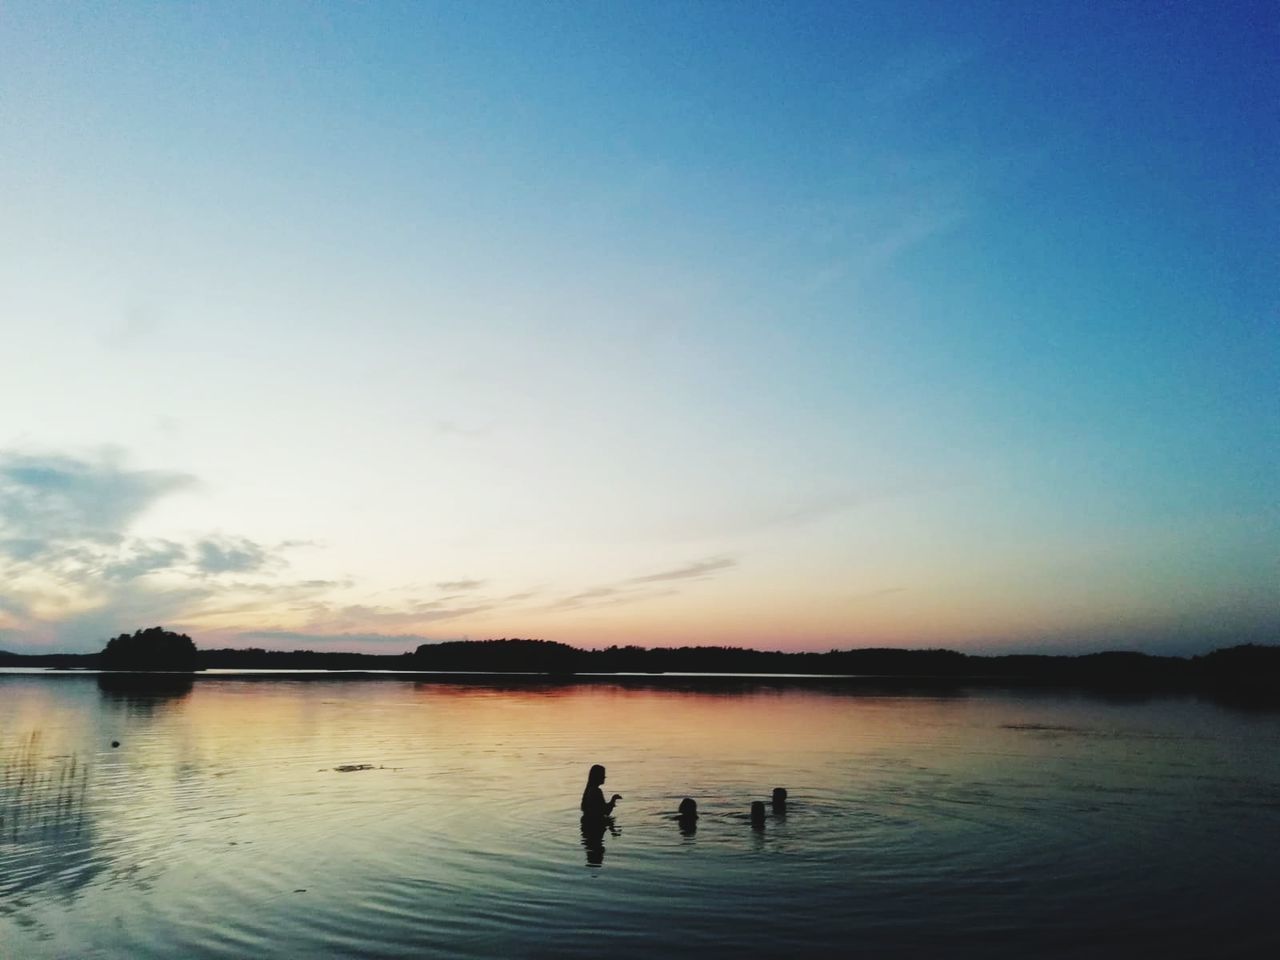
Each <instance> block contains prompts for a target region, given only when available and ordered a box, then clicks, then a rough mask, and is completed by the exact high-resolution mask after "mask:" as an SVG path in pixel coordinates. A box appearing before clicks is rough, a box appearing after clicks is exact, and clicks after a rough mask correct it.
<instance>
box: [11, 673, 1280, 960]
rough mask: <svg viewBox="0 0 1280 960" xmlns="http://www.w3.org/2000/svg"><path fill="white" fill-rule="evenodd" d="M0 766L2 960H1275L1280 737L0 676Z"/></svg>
mask: <svg viewBox="0 0 1280 960" xmlns="http://www.w3.org/2000/svg"><path fill="white" fill-rule="evenodd" d="M112 741H116V742H118V743H119V746H118V747H113V746H112ZM593 763H603V764H605V765H606V766H607V768H608V780H607V782H606V783H605V785H604V790H605V794H606V796H608V795H610V794H612V793H613V792H615V791H616V792H617V793H620V794H622V796H623V799H622V800H621V801H619V803H618V807H617V810H616V812H615V817H614V824H613V828H612V830H609V831H606V832H605V833H604V835H603V837H602V838H595V837H592V836H584V834H583V831H582V829H581V825H580V822H579V815H578V809H577V808H578V802H579V799H580V798H581V795H582V789H583V786H584V783H585V780H586V775H587V770H588V768H589V767H590V765H591V764H593ZM0 764H2V765H3V766H2V767H0V818H2V819H0V956H3V957H5V958H10V957H21V958H28V957H31V958H40V957H77V958H79V957H130V958H134V957H138V958H143V957H156V958H170V957H193V958H202V957H249V956H252V957H320V956H351V957H437V956H438V957H506V956H511V957H548V958H550V957H600V956H605V957H650V956H661V957H692V956H699V957H707V956H732V957H769V956H813V957H816V956H831V955H866V956H874V957H920V956H948V957H956V956H975V957H976V956H982V957H1019V958H1025V957H1028V956H1037V957H1055V956H1058V957H1078V956H1091V957H1097V956H1115V957H1121V956H1125V957H1127V956H1133V955H1135V954H1139V953H1150V954H1152V955H1161V954H1162V955H1164V956H1166V957H1200V956H1208V955H1213V956H1218V957H1222V956H1242V957H1243V956H1257V955H1262V954H1265V953H1267V952H1269V951H1271V950H1274V949H1275V948H1276V946H1277V945H1280V934H1278V933H1277V930H1278V929H1280V924H1277V921H1276V918H1275V916H1274V907H1275V894H1276V892H1277V889H1278V887H1280V884H1278V882H1277V881H1280V868H1278V867H1277V859H1276V858H1277V851H1280V714H1277V713H1274V712H1265V711H1262V712H1248V711H1242V710H1235V709H1231V708H1228V707H1226V706H1222V705H1218V704H1214V703H1212V702H1208V701H1203V700H1199V699H1196V698H1194V697H1190V696H1187V697H1154V698H1148V699H1143V698H1129V699H1125V698H1122V697H1112V698H1107V697H1103V696H1099V695H1086V694H1082V693H1071V692H1063V691H1043V690H1016V689H1015V690H1011V689H984V688H981V687H964V686H956V687H952V688H948V689H944V690H928V689H907V688H902V689H894V688H893V687H891V686H890V687H884V688H879V687H875V686H867V685H865V684H864V685H855V686H852V687H849V688H842V687H841V686H840V685H839V684H835V683H809V684H804V683H796V684H786V683H781V682H778V683H772V684H770V683H755V682H741V683H721V684H719V685H714V686H708V685H705V684H697V683H692V682H686V683H677V684H675V685H662V684H646V683H643V682H638V681H626V682H623V681H619V682H607V681H597V682H593V683H581V684H572V683H566V684H553V683H550V682H548V683H506V684H504V683H481V682H470V683H456V682H445V681H442V680H440V679H439V678H429V677H428V678H424V677H405V678H377V679H365V678H334V679H323V678H322V679H315V678H311V679H298V678H291V677H253V678H246V677H221V678H214V677H200V678H199V679H196V680H195V681H194V683H192V682H183V681H179V682H177V683H173V684H171V686H170V687H169V688H168V689H161V690H144V689H137V688H133V687H131V686H130V685H129V684H128V683H125V682H122V681H121V680H119V679H118V678H114V679H113V678H106V677H104V678H101V679H100V678H99V677H96V676H93V675H49V674H21V673H9V674H3V675H0ZM353 768H354V769H353ZM775 786H783V787H786V788H787V790H788V791H789V794H790V802H789V805H788V809H787V811H786V813H785V815H776V814H774V813H772V812H770V814H769V815H768V817H767V819H766V822H765V825H764V827H763V829H759V830H758V829H754V828H753V827H752V825H751V822H750V819H749V816H748V812H749V807H750V803H751V801H753V800H766V801H767V800H768V798H769V793H770V791H771V789H772V788H773V787H775ZM686 795H688V796H691V797H693V798H695V799H696V800H697V801H698V805H699V809H700V812H701V817H700V819H699V820H698V822H697V826H696V830H693V831H690V830H688V829H682V828H681V825H680V824H679V823H677V821H676V820H675V819H674V812H675V809H676V806H677V804H678V803H679V801H680V799H681V798H682V797H684V796H686Z"/></svg>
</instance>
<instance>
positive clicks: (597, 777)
mask: <svg viewBox="0 0 1280 960" xmlns="http://www.w3.org/2000/svg"><path fill="white" fill-rule="evenodd" d="M602 783H604V766H603V765H602V764H599V763H597V764H595V765H594V766H592V768H591V772H590V773H588V774H587V786H588V787H598V786H600V784H602Z"/></svg>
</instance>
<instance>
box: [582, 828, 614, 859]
mask: <svg viewBox="0 0 1280 960" xmlns="http://www.w3.org/2000/svg"><path fill="white" fill-rule="evenodd" d="M605 830H608V831H609V832H610V833H612V834H613V835H614V836H617V834H618V831H617V830H615V829H614V828H613V824H612V823H611V822H610V820H609V818H608V817H583V818H582V845H583V846H584V847H586V849H587V866H589V867H602V866H604V832H605Z"/></svg>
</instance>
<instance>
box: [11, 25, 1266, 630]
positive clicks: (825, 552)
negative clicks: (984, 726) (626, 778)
mask: <svg viewBox="0 0 1280 960" xmlns="http://www.w3.org/2000/svg"><path fill="white" fill-rule="evenodd" d="M1277 49H1280V13H1278V12H1277V8H1276V7H1275V5H1274V4H1272V3H1249V2H1230V3H1222V2H1213V3H1178V4H1166V3H1141V2H1135V3H1127V4H1111V3H1087V2H1070V3H1052V2H1045V3H1036V4H1022V3H986V2H981V0H972V2H965V3H911V2H904V0H893V2H885V3H854V2H844V3H829V4H807V3H805V4H802V3H711V2H705V3H702V2H698V3H695V2H685V3H674V4H669V3H660V2H643V3H591V4H575V3H545V4H544V3H532V2H529V3H520V4H505V3H497V2H485V3H460V4H453V3H408V4H396V3H377V4H338V3H310V4H292V3H276V4H260V3H233V2H219V3H211V4H200V3H189V4H167V3H161V4H148V3H141V2H139V3H128V4H110V3H66V4H47V3H12V2H4V3H2V4H0V649H8V650H15V651H41V650H60V651H89V650H96V649H99V648H100V647H101V646H102V644H103V642H104V641H105V639H106V638H108V637H110V636H112V635H114V634H116V633H119V632H121V631H126V630H127V631H132V630H133V629H136V628H139V627H146V626H151V625H156V624H161V625H164V626H166V627H169V628H171V629H180V630H183V631H185V632H188V633H190V634H191V635H192V636H193V638H194V639H195V640H196V642H197V645H199V646H202V647H216V646H262V647H267V648H273V649H295V648H308V649H317V650H366V651H372V652H400V651H403V650H407V649H412V648H413V647H414V646H416V645H417V644H418V643H422V642H432V641H438V640H451V639H459V638H471V639H484V638H489V637H514V636H519V637H539V638H545V639H548V640H557V641H561V642H565V643H571V644H574V645H577V646H585V647H599V646H607V645H611V644H629V643H634V644H641V645H644V646H668V645H684V644H728V645H736V646H749V647H757V648H762V649H782V650H828V649H832V648H839V649H846V648H851V647H866V646H895V647H949V648H953V649H959V650H964V651H968V652H987V653H997V652H1012V651H1018V652H1067V653H1070V652H1089V651H1094V650H1101V649H1133V650H1144V651H1148V652H1152V653H1173V654H1179V655H1186V654H1195V653H1201V652H1205V651H1207V650H1210V649H1213V648H1215V647H1220V646H1227V645H1231V644H1234V643H1242V642H1276V641H1277V639H1278V638H1280V504H1278V502H1277V493H1278V491H1280V483H1278V480H1280V406H1278V404H1277V398H1278V396H1280V392H1278V390H1277V384H1280V378H1278V377H1277V374H1278V373H1280V362H1278V361H1280V350H1278V346H1280V339H1278V337H1277V333H1278V327H1277V315H1278V308H1280V269H1278V268H1280V262H1278V260H1277V252H1278V251H1280V167H1278V166H1277V157H1280V150H1278V148H1280V113H1278V112H1277V110H1276V104H1277V103H1280V60H1278V59H1277V57H1276V55H1275V51H1276V50H1277Z"/></svg>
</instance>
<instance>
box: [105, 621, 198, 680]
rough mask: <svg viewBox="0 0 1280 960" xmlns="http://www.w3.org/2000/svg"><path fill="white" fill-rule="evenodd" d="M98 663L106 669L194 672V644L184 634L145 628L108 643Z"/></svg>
mask: <svg viewBox="0 0 1280 960" xmlns="http://www.w3.org/2000/svg"><path fill="white" fill-rule="evenodd" d="M98 662H99V664H100V665H101V666H102V667H103V668H105V669H107V670H194V669H196V645H195V642H194V641H193V640H192V639H191V638H190V637H188V636H187V635H186V634H185V633H173V632H172V631H169V630H165V629H164V628H163V627H148V628H147V629H146V630H135V631H134V632H133V633H132V634H128V633H122V634H120V636H118V637H113V638H112V639H110V640H108V641H107V645H106V647H105V648H104V649H103V651H102V653H100V654H99V655H98Z"/></svg>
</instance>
